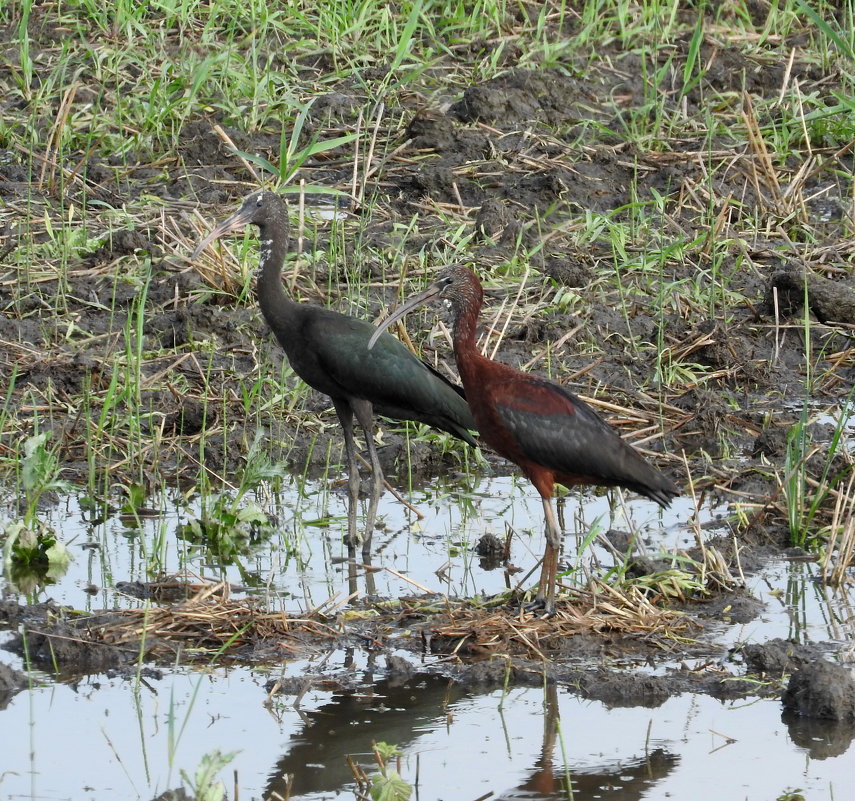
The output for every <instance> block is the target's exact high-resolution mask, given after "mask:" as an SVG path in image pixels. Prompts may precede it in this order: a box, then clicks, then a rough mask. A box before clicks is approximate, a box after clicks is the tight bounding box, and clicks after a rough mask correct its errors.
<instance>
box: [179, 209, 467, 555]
mask: <svg viewBox="0 0 855 801" xmlns="http://www.w3.org/2000/svg"><path fill="white" fill-rule="evenodd" d="M250 223H251V224H253V225H257V226H258V229H259V241H260V249H261V258H260V264H259V273H258V281H257V284H256V295H257V297H258V303H259V305H260V306H261V313H262V314H263V315H264V319H265V320H266V321H267V324H268V325H269V326H270V328H271V329H272V330H273V333H274V334H275V335H276V339H278V340H279V344H280V345H281V346H282V349H283V350H284V351H285V354H286V356H287V357H288V360H289V361H290V362H291V366H292V367H293V368H294V372H295V373H297V375H298V376H300V378H302V379H303V381H305V382H306V383H307V384H308V385H309V386H311V387H314V388H315V389H316V390H318V391H319V392H323V393H324V394H325V395H329V397H330V399H331V400H332V403H333V406H334V407H335V410H336V414H337V415H338V419H339V421H340V423H341V427H342V430H343V431H344V446H345V451H346V453H347V466H348V490H349V501H350V503H349V506H348V515H347V532H348V533H347V541H348V545H349V546H350V547H351V548H355V546H356V544H357V543H358V542H360V541H361V542H362V551H363V554H365V555H366V556H367V555H368V554H369V553H370V548H371V534H372V532H373V529H374V520H375V517H376V514H377V503H378V501H379V498H380V493H381V491H382V487H383V471H382V470H381V468H380V461H379V459H378V458H377V451H376V449H375V447H374V440H373V436H372V432H373V424H374V412H377V413H378V414H382V415H384V416H385V417H390V418H392V419H394V420H415V421H418V422H421V423H427V424H428V425H430V426H433V427H434V428H438V429H441V430H442V431H447V432H448V433H449V434H453V435H454V436H455V437H459V438H460V439H462V440H464V441H465V442H468V443H469V444H470V445H473V446H474V445H476V442H475V440H474V439H473V437H472V434H471V433H470V431H474V430H475V423H474V420H473V419H472V414H471V412H470V411H469V406H468V405H467V403H466V399H465V397H464V394H463V390H462V389H461V388H460V387H459V386H457V385H455V384H453V383H452V382H450V381H449V380H447V379H446V378H444V377H443V376H442V375H441V374H440V373H438V372H437V371H436V370H434V369H433V368H432V367H430V366H429V365H428V364H426V363H425V362H423V361H421V360H420V359H419V358H417V357H416V356H414V355H413V354H412V353H411V352H410V351H409V350H408V349H407V348H406V347H405V346H404V345H403V344H402V343H401V342H399V341H398V340H397V339H396V338H395V337H393V336H391V335H389V334H384V335H383V336H382V337H380V338H379V339H378V340H377V344H376V346H375V347H374V348H372V349H370V350H369V348H368V340H369V339H371V336H372V334H374V333H375V331H376V329H375V327H374V326H373V325H371V323H369V322H366V321H364V320H357V319H356V318H354V317H349V316H348V315H346V314H340V313H338V312H335V311H332V310H331V309H326V308H324V307H322V306H313V305H309V304H306V303H297V302H296V301H294V300H293V299H291V298H290V297H288V295H287V294H286V292H285V288H284V287H283V285H282V265H283V263H284V261H285V256H286V254H287V252H288V232H289V221H288V207H287V205H286V204H285V201H284V200H283V199H282V198H281V197H279V195H277V194H275V193H274V192H254V193H253V194H251V195H250V196H249V197H247V198H246V199H245V200H244V201H243V203H242V204H241V206H240V208H239V209H238V210H237V211H236V212H235V213H234V214H233V215H232V216H231V217H229V218H228V219H226V220H224V221H223V222H221V223H220V224H219V225H218V226H217V227H216V228H214V230H212V231H211V233H210V234H208V236H206V237H205V238H204V239H203V240H202V241H201V242H200V243H199V244H198V246H197V247H196V250H195V251H194V252H193V258H194V259H195V258H197V257H198V255H199V254H200V253H201V252H202V251H203V250H204V249H205V248H206V247H207V246H208V245H209V244H210V243H211V242H213V241H214V240H215V239H217V238H219V237H221V236H223V235H224V234H227V233H230V232H232V231H235V230H237V229H240V228H243V227H244V226H246V225H249V224H250ZM354 416H355V417H356V419H357V421H358V422H359V425H360V426H361V427H362V430H363V432H364V433H365V444H366V446H367V448H368V456H369V460H370V462H371V471H372V492H371V500H370V502H369V507H368V515H367V518H366V521H365V536H364V537H361V536H360V535H359V533H358V532H357V526H356V508H357V503H358V496H359V469H358V467H357V462H356V446H355V444H354V439H353V418H354Z"/></svg>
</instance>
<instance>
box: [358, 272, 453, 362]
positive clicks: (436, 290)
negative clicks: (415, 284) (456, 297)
mask: <svg viewBox="0 0 855 801" xmlns="http://www.w3.org/2000/svg"><path fill="white" fill-rule="evenodd" d="M449 284H451V278H450V277H449V276H447V275H443V276H442V278H440V279H438V280H437V281H434V282H433V283H432V284H431V285H430V286H429V287H428V288H427V289H425V290H424V291H423V292H419V294H418V295H413V296H412V297H411V298H410V299H409V300H408V301H407V302H406V303H404V305H403V306H399V307H398V308H397V309H396V310H395V311H393V312H392V314H390V315H389V316H388V317H387V318H386V319H385V320H381V321H380V322H379V323H377V330H376V331H375V332H374V333H373V334H372V336H371V339H369V340H368V350H371V348H373V347H374V343H375V342H376V341H377V340H378V339H379V338H380V337H381V336H382V334H383V332H384V331H385V330H386V329H387V328H388V327H389V326H390V325H393V324H394V323H397V322H398V320H400V319H401V318H402V317H404V316H405V315H407V314H409V313H410V312H411V311H412V310H413V309H416V308H418V307H419V306H424V305H425V304H426V303H430V302H431V301H432V300H434V299H436V298H440V297H442V293H443V291H445V289H446V288H447V287H448V286H449Z"/></svg>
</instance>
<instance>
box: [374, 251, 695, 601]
mask: <svg viewBox="0 0 855 801" xmlns="http://www.w3.org/2000/svg"><path fill="white" fill-rule="evenodd" d="M434 298H440V299H443V300H445V301H446V302H447V303H448V304H449V305H450V307H451V316H452V327H453V342H454V358H455V360H456V361H457V369H458V371H459V372H460V378H461V380H462V381H463V388H464V390H465V391H466V397H467V399H468V400H469V405H470V407H471V409H472V415H473V417H474V418H475V423H476V424H477V427H478V431H479V433H480V435H481V439H482V440H483V441H484V442H486V443H487V444H488V445H489V446H490V447H492V448H493V449H494V450H495V451H496V452H497V453H499V454H501V455H502V456H504V457H505V458H506V459H509V460H510V461H512V462H514V463H515V464H517V465H518V466H519V468H520V469H521V470H522V472H523V473H524V474H525V475H526V476H527V477H528V479H529V480H530V481H531V482H532V484H534V486H535V488H536V489H537V491H538V492H539V493H540V497H541V499H542V501H543V513H544V515H545V517H546V549H545V552H544V556H543V567H542V569H541V574H540V582H539V584H538V589H537V596H536V598H535V604H534V605H535V606H538V607H543V608H544V609H545V611H546V613H547V614H552V613H553V612H554V611H555V579H556V572H557V568H558V548H559V544H560V540H561V531H560V529H559V526H558V521H557V518H556V515H555V511H554V510H553V508H552V500H551V499H552V493H553V491H554V488H555V484H556V483H558V484H563V485H564V486H565V487H572V486H574V485H577V484H596V485H600V486H606V487H626V488H628V489H631V490H634V491H635V492H638V493H640V494H641V495H644V496H646V497H647V498H650V499H651V500H654V501H656V503H658V504H659V505H660V506H663V507H665V506H667V505H668V504H669V503H670V502H671V499H672V498H673V497H675V496H676V495H679V490H678V489H677V487H676V486H675V485H674V483H673V482H672V481H671V479H669V478H668V477H667V476H665V475H664V474H662V473H660V472H659V471H658V470H656V469H655V468H653V467H651V466H650V465H649V464H648V463H647V461H645V459H644V457H643V456H641V454H640V453H639V452H638V451H637V450H635V448H633V447H632V446H631V445H629V444H627V443H626V442H625V441H624V440H623V439H621V437H620V436H619V435H618V434H617V433H615V431H614V430H613V429H612V428H611V427H610V426H609V425H608V424H607V423H606V422H605V421H604V420H602V418H600V417H599V415H597V413H596V412H594V410H593V409H591V407H590V406H588V405H587V404H586V403H585V402H584V401H582V400H581V399H580V398H578V397H576V396H575V395H574V394H573V393H572V392H569V391H568V390H566V389H564V387H562V386H559V385H558V384H556V383H554V382H552V381H548V380H546V379H544V378H538V377H537V376H534V375H529V374H527V373H522V372H520V371H519V370H515V369H514V368H512V367H508V366H507V365H505V364H500V363H498V362H494V361H492V360H491V359H488V358H486V357H485V356H482V355H481V354H480V353H479V352H478V348H477V346H476V344H475V329H476V326H477V323H478V315H479V313H480V311H481V304H482V302H483V292H482V289H481V283H480V281H478V279H477V278H476V276H475V274H474V273H473V272H472V271H471V270H469V269H467V268H466V267H462V266H460V265H456V266H453V267H450V268H448V269H446V270H445V271H443V273H442V274H441V276H440V278H439V279H438V280H437V281H435V282H434V283H433V284H431V285H430V286H429V287H428V288H427V289H426V290H425V291H424V292H422V293H420V294H418V295H415V296H414V297H413V298H411V299H410V300H409V301H407V303H405V304H404V305H403V306H401V307H400V308H399V309H398V310H397V311H396V312H394V313H393V314H392V315H391V316H390V317H389V318H388V319H386V320H385V321H384V322H383V323H382V324H381V326H380V327H379V328H378V331H377V332H376V333H375V334H374V336H373V337H372V339H371V342H369V343H368V347H369V348H370V347H372V345H373V343H374V342H375V341H377V342H379V341H381V340H382V338H384V337H385V336H387V335H386V334H385V333H384V329H385V328H386V327H387V326H389V325H391V324H392V323H393V322H395V321H396V320H398V319H400V318H401V317H403V316H404V315H405V314H406V313H407V312H408V311H410V310H411V309H414V308H415V307H417V306H420V305H422V304H423V303H427V302H428V301H431V300H433V299H434Z"/></svg>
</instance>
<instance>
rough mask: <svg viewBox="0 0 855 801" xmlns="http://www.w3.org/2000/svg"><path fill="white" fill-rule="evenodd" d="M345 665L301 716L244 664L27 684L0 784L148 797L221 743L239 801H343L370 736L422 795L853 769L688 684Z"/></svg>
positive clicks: (813, 788) (839, 757) (684, 788)
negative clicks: (529, 678) (578, 684)
mask: <svg viewBox="0 0 855 801" xmlns="http://www.w3.org/2000/svg"><path fill="white" fill-rule="evenodd" d="M342 659H343V656H342V655H341V654H336V655H334V657H333V659H332V661H333V662H334V663H338V664H341V662H342ZM284 669H285V672H286V673H289V674H290V673H294V672H300V671H302V670H304V669H308V670H311V665H304V664H291V665H287V666H285V667H284ZM351 669H352V670H357V671H358V672H359V673H360V674H361V675H362V677H363V678H364V679H365V682H366V683H365V687H364V691H363V692H362V693H357V694H347V695H336V694H331V693H325V692H323V691H320V690H317V689H313V690H310V691H309V692H308V693H307V694H306V696H305V697H304V698H303V701H302V705H301V710H300V712H299V713H298V711H297V710H295V709H294V708H293V707H290V706H275V707H273V708H266V707H265V703H264V702H265V697H266V694H265V691H264V689H263V684H264V682H265V679H266V675H265V674H263V673H256V672H254V671H252V670H250V669H248V668H233V669H229V670H223V669H217V670H213V671H202V672H197V671H185V670H181V671H175V672H173V673H171V674H169V675H167V676H166V677H165V678H164V679H163V680H161V681H150V680H146V681H143V682H141V683H140V685H139V686H136V687H135V686H134V683H133V682H130V681H126V680H121V679H110V678H106V677H103V676H92V677H88V678H86V679H83V680H82V681H81V682H79V683H78V684H76V685H75V686H74V687H71V686H68V685H59V686H57V685H54V686H44V687H38V688H34V689H33V690H32V691H30V692H22V693H19V694H18V695H17V696H16V697H15V698H14V699H13V701H12V703H11V704H10V706H9V707H8V708H7V709H6V710H4V711H3V712H2V713H0V714H2V717H1V718H0V719H2V722H3V728H4V731H6V732H15V733H16V736H13V737H7V738H4V739H5V740H6V745H5V746H4V748H3V755H2V756H0V765H2V779H1V780H0V795H2V796H3V797H6V798H14V799H18V798H34V799H62V798H84V797H85V798H92V799H108V798H109V799H115V798H151V797H153V796H154V795H155V794H156V793H157V792H160V791H162V790H164V789H166V788H169V787H174V786H177V785H178V784H180V783H181V778H180V775H179V773H180V771H181V770H184V771H186V772H187V773H188V774H190V775H192V774H193V772H194V768H195V766H196V765H197V764H198V763H199V762H200V760H201V759H202V757H203V756H204V755H205V754H206V753H208V752H211V751H212V750H214V749H219V750H221V751H223V752H232V751H234V752H236V755H235V757H234V760H233V762H232V763H231V764H230V766H229V767H228V768H227V769H225V770H223V771H222V774H221V777H222V778H223V779H224V780H225V782H226V784H227V785H228V786H229V791H230V792H229V795H230V797H234V796H233V795H232V793H231V786H232V784H233V781H234V778H233V773H232V771H233V770H234V771H236V780H237V785H238V787H239V789H240V797H241V798H243V799H246V798H262V797H263V798H268V797H270V794H271V792H273V791H276V792H279V793H280V794H283V795H284V793H285V786H286V783H285V779H284V778H283V777H284V776H286V775H288V774H293V775H294V783H293V791H292V793H293V797H295V798H303V799H331V798H335V797H338V796H339V794H340V793H341V792H342V791H347V790H348V789H350V788H351V787H352V786H353V776H352V774H351V772H350V769H349V767H348V764H347V761H346V756H347V755H352V756H353V757H354V759H356V760H357V761H359V762H360V763H361V764H363V765H365V766H366V768H367V770H368V772H369V773H371V772H372V769H371V759H370V756H369V752H370V748H371V744H372V741H374V740H376V741H384V742H390V743H394V744H397V745H398V746H399V748H400V750H401V752H402V760H401V768H400V770H401V775H402V776H403V777H404V778H405V779H406V780H407V781H409V782H410V783H415V782H418V785H417V793H416V796H417V797H418V798H423V799H441V798H447V799H472V801H474V799H476V798H481V797H484V795H485V794H486V793H493V794H494V797H499V798H560V797H566V796H564V795H562V793H561V787H562V784H561V783H562V781H563V780H564V777H565V775H566V774H569V775H570V777H571V778H572V782H573V788H574V793H575V798H577V799H580V800H584V799H596V798H612V799H636V798H639V799H640V798H650V799H654V798H668V797H671V798H681V799H689V798H691V799H697V800H698V801H704V799H720V798H728V799H736V798H751V799H758V798H770V799H771V798H777V797H778V795H780V793H781V792H783V791H784V790H788V789H793V788H797V787H798V788H802V789H803V790H805V791H806V793H807V797H809V798H811V799H820V798H829V799H831V798H836V799H841V798H844V797H846V792H847V790H846V789H845V788H847V787H848V786H849V782H850V781H851V770H852V758H851V754H849V755H847V754H845V753H844V752H845V750H846V748H847V747H848V746H849V742H848V741H846V742H832V743H831V744H829V743H824V742H822V741H821V740H817V739H815V738H813V735H812V734H811V733H810V732H807V733H805V732H801V731H798V730H794V731H793V732H791V731H790V730H789V729H788V727H787V726H786V725H785V724H784V723H782V722H781V713H780V704H779V703H778V702H777V701H774V700H764V701H754V702H751V701H741V702H728V703H721V702H719V701H716V700H714V699H711V698H709V697H706V696H695V695H683V696H679V697H673V698H671V699H669V700H668V701H666V702H665V703H664V704H663V705H662V706H660V707H658V708H655V709H646V708H643V707H633V708H615V709H609V708H607V707H605V706H604V705H602V704H600V703H598V702H595V701H584V700H581V699H580V698H578V697H577V696H575V695H572V694H570V693H569V692H568V691H566V690H564V689H561V688H558V689H556V688H552V689H551V690H547V691H544V690H543V689H532V688H525V689H513V690H511V691H510V692H508V693H507V694H504V693H503V692H502V691H493V692H490V693H485V694H472V693H467V692H464V691H462V690H461V689H460V688H459V687H454V686H451V685H449V684H448V683H447V682H444V681H442V680H439V679H437V680H434V681H429V682H420V683H419V684H418V685H417V686H415V687H410V686H405V687H394V686H390V684H389V683H388V682H387V681H385V680H383V679H379V680H377V681H374V682H372V678H373V671H372V670H371V668H370V666H367V665H365V664H364V662H363V663H360V664H358V665H356V666H354V667H353V668H351ZM556 723H557V724H559V726H557V727H556V726H555V725H554V724H556ZM545 724H547V725H546V726H545ZM556 732H560V734H557V733H556ZM553 735H554V736H553ZM794 737H795V738H796V741H797V742H794V739H793V738H794ZM829 752H831V753H829ZM170 764H171V766H172V767H171V769H170ZM345 797H347V795H346V796H345Z"/></svg>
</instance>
